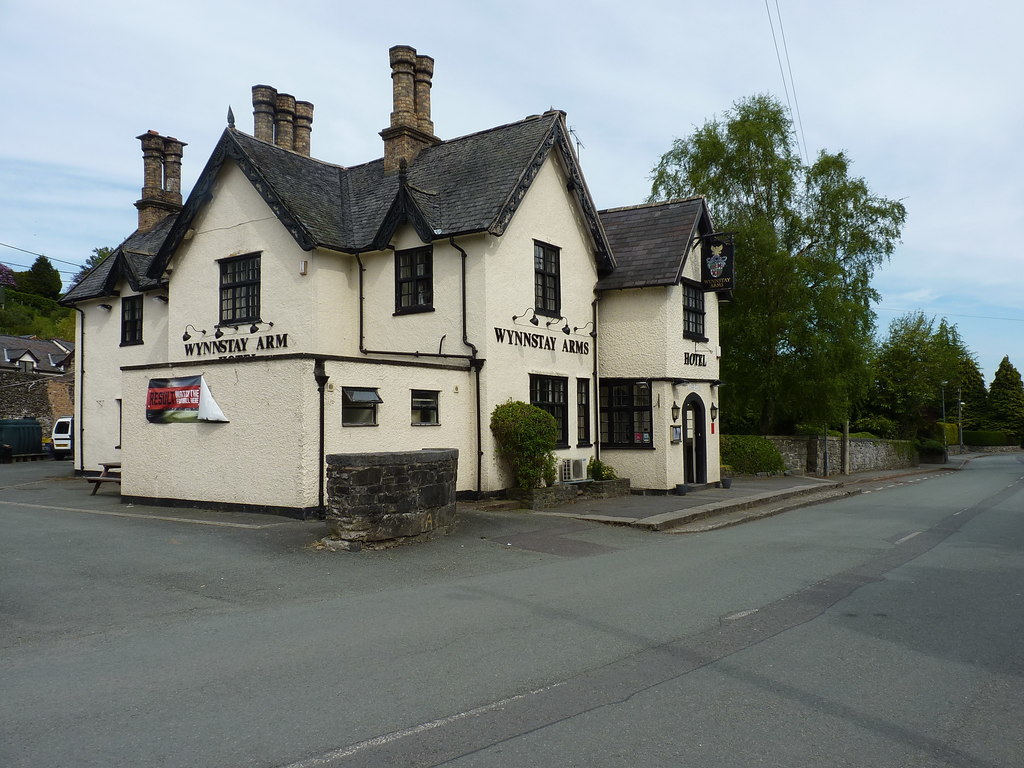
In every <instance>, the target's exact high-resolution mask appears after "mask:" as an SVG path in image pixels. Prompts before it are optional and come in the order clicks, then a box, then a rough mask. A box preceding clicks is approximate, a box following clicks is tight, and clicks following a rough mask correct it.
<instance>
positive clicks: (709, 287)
mask: <svg viewBox="0 0 1024 768" xmlns="http://www.w3.org/2000/svg"><path fill="white" fill-rule="evenodd" d="M701 241H702V242H701V260H700V282H701V285H702V287H703V288H704V290H705V291H706V292H714V293H717V292H719V291H731V290H732V289H733V288H734V287H735V279H734V278H735V259H734V257H735V245H734V244H733V240H732V233H731V232H725V233H718V234H713V235H705V236H704V237H703V238H701Z"/></svg>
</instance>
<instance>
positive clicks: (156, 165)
mask: <svg viewBox="0 0 1024 768" xmlns="http://www.w3.org/2000/svg"><path fill="white" fill-rule="evenodd" d="M136 138H138V139H139V141H141V142H142V168H143V186H142V197H141V198H140V199H139V200H138V201H137V202H136V203H135V207H136V208H138V210H139V226H138V231H139V232H148V231H149V230H151V229H153V227H155V226H156V225H157V224H159V223H160V222H161V221H163V220H164V218H166V217H167V215H168V214H171V213H176V212H178V211H180V210H181V156H182V153H183V151H184V148H185V146H186V145H185V143H184V142H181V141H178V140H177V139H175V138H173V137H169V136H168V137H164V136H161V135H160V134H159V133H157V132H156V131H147V132H146V133H144V134H142V135H141V136H137V137H136Z"/></svg>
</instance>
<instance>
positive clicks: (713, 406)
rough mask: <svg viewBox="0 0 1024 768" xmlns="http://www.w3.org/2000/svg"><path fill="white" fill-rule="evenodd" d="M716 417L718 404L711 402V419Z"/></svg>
mask: <svg viewBox="0 0 1024 768" xmlns="http://www.w3.org/2000/svg"><path fill="white" fill-rule="evenodd" d="M716 419H718V406H717V405H715V404H714V403H712V404H711V421H715V420H716Z"/></svg>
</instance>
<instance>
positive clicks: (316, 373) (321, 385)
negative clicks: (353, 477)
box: [313, 358, 330, 519]
mask: <svg viewBox="0 0 1024 768" xmlns="http://www.w3.org/2000/svg"><path fill="white" fill-rule="evenodd" d="M329 378H330V376H328V375H327V373H326V371H324V361H323V360H322V359H321V358H317V359H316V360H315V361H314V363H313V379H314V380H315V381H316V389H317V392H319V393H320V462H319V463H320V476H319V496H318V505H319V507H320V510H319V514H320V517H321V519H322V518H325V517H327V510H326V508H325V507H324V462H325V461H326V460H327V454H326V451H325V447H324V390H325V389H326V388H327V380H328V379H329Z"/></svg>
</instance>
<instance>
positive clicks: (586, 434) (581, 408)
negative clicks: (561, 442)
mask: <svg viewBox="0 0 1024 768" xmlns="http://www.w3.org/2000/svg"><path fill="white" fill-rule="evenodd" d="M576 444H577V445H579V446H586V445H590V379H576Z"/></svg>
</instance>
